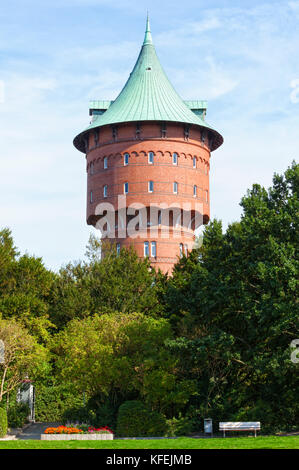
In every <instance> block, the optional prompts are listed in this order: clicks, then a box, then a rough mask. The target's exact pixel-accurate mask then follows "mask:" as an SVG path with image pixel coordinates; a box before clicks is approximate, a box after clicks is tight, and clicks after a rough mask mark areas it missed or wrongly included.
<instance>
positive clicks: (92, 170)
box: [90, 162, 94, 175]
mask: <svg viewBox="0 0 299 470" xmlns="http://www.w3.org/2000/svg"><path fill="white" fill-rule="evenodd" d="M93 172H94V164H93V162H91V164H90V174H91V175H93Z"/></svg>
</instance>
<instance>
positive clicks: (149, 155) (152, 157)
mask: <svg viewBox="0 0 299 470" xmlns="http://www.w3.org/2000/svg"><path fill="white" fill-rule="evenodd" d="M151 159H152V161H151ZM148 163H149V165H153V163H154V152H148Z"/></svg>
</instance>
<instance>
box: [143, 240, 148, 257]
mask: <svg viewBox="0 0 299 470" xmlns="http://www.w3.org/2000/svg"><path fill="white" fill-rule="evenodd" d="M143 249H144V256H145V257H146V256H149V242H144V245H143Z"/></svg>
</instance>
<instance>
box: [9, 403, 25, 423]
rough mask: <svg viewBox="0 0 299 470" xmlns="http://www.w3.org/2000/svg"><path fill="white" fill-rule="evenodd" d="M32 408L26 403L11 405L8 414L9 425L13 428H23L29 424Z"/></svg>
mask: <svg viewBox="0 0 299 470" xmlns="http://www.w3.org/2000/svg"><path fill="white" fill-rule="evenodd" d="M29 413H30V408H29V406H28V405H27V404H26V403H15V404H14V405H10V406H9V408H8V412H7V421H8V425H9V427H11V428H22V427H23V426H24V424H25V423H26V422H27V418H28V416H29Z"/></svg>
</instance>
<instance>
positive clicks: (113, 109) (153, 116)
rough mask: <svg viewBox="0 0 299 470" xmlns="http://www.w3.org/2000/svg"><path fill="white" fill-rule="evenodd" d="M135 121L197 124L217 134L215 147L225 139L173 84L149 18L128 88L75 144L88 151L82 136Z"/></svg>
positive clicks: (128, 81)
mask: <svg viewBox="0 0 299 470" xmlns="http://www.w3.org/2000/svg"><path fill="white" fill-rule="evenodd" d="M132 121H133V122H134V121H136V122H141V121H163V122H181V123H186V124H195V125H198V126H201V127H204V128H207V129H210V131H211V132H212V133H213V134H214V139H213V145H212V150H215V149H216V148H217V147H219V146H220V145H221V144H222V142H223V138H222V136H221V135H220V134H219V133H218V132H217V131H215V130H214V129H212V128H211V127H210V126H209V124H207V123H206V122H205V121H204V120H203V119H201V118H200V116H198V115H196V114H195V113H193V112H192V111H191V109H190V108H188V106H187V105H186V104H185V103H184V101H183V100H182V99H181V97H180V96H179V95H178V94H177V92H176V91H175V89H174V88H173V86H172V85H171V83H170V81H169V80H168V78H167V76H166V74H165V72H164V70H163V68H162V66H161V64H160V62H159V59H158V57H157V54H156V50H155V47H154V45H153V42H152V35H151V31H150V24H149V19H148V18H147V23H146V31H145V37H144V41H143V45H142V47H141V51H140V54H139V57H138V59H137V62H136V64H135V67H134V69H133V71H132V73H131V74H130V76H129V78H128V80H127V82H126V84H125V86H124V88H123V89H122V91H121V92H120V94H119V95H118V97H117V98H116V100H115V101H113V102H112V104H111V106H110V107H109V108H108V109H107V111H106V112H105V113H104V114H101V115H98V116H97V117H96V119H95V120H94V121H93V122H92V123H91V124H90V125H89V126H88V127H87V128H86V129H85V130H84V131H83V132H81V133H80V134H79V135H77V136H76V137H75V139H74V145H75V146H76V147H77V148H78V149H79V150H81V151H83V152H84V151H85V150H84V145H83V140H82V138H83V136H84V134H86V133H87V132H88V131H89V130H91V129H96V128H99V127H103V126H106V125H112V124H119V123H124V122H132Z"/></svg>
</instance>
